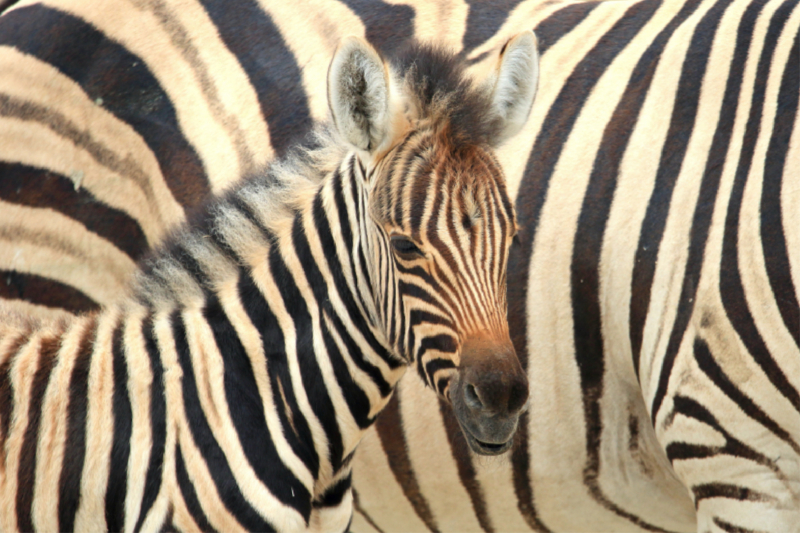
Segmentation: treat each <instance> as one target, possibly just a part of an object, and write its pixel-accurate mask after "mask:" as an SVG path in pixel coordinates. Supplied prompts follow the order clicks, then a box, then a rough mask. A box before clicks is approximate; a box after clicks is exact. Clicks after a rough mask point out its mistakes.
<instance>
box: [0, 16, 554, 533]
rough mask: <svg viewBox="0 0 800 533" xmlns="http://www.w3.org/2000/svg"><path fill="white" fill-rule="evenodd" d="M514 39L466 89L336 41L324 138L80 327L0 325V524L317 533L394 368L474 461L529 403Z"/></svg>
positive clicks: (522, 54)
mask: <svg viewBox="0 0 800 533" xmlns="http://www.w3.org/2000/svg"><path fill="white" fill-rule="evenodd" d="M537 72H538V71H537V52H536V44H535V39H534V37H533V34H532V33H531V32H523V33H522V34H520V35H518V36H517V37H515V38H513V39H512V40H511V41H509V43H508V44H507V46H506V47H505V49H504V51H503V53H502V54H501V57H500V59H499V61H498V66H497V69H495V71H494V73H493V75H492V77H491V78H490V79H489V80H487V82H486V84H485V85H483V86H481V87H473V86H472V85H471V84H470V82H468V81H467V78H466V77H464V75H463V72H462V67H461V66H460V64H458V63H457V62H456V60H455V58H454V57H452V56H450V55H448V54H446V53H444V52H442V51H441V50H438V49H436V48H432V47H426V46H419V45H417V46H413V47H411V48H409V50H408V51H407V52H406V53H405V54H402V55H400V56H399V57H398V59H397V60H396V61H394V62H392V63H391V64H387V63H385V62H384V61H383V60H382V59H381V58H380V56H379V55H378V54H377V52H376V51H375V50H374V49H373V48H372V47H371V46H369V45H368V44H366V43H365V42H363V41H360V40H358V39H355V38H351V39H348V40H345V41H344V43H343V44H342V45H341V46H340V47H339V49H338V50H337V53H336V54H335V55H334V58H333V61H332V63H331V66H330V69H329V73H328V98H329V105H330V109H331V115H332V117H333V126H332V127H331V128H329V129H327V130H320V132H319V133H318V134H317V135H316V137H315V138H314V140H313V142H312V143H311V146H310V147H307V148H305V149H302V150H300V149H298V150H296V151H295V152H294V154H293V155H291V156H289V157H288V158H286V159H284V160H281V161H279V162H277V163H275V164H273V165H272V166H271V167H270V168H269V169H268V170H267V171H266V172H265V173H262V174H261V175H258V176H256V177H255V178H252V179H250V180H246V181H244V182H243V183H242V184H241V185H239V186H238V187H236V188H235V189H233V190H232V191H230V192H229V193H227V194H226V195H225V196H224V197H223V198H221V199H219V200H217V201H215V202H212V203H211V204H210V205H209V206H207V208H206V209H205V210H203V211H202V212H201V213H200V214H199V215H198V217H197V220H195V221H194V223H193V224H192V225H189V226H188V227H184V228H182V229H181V230H179V231H178V232H177V233H176V234H175V235H173V237H172V238H171V239H170V241H169V242H168V243H167V244H166V245H165V246H164V247H163V248H162V249H160V250H159V251H158V252H156V253H155V254H154V255H153V256H152V257H151V258H149V259H148V260H147V261H145V263H144V264H143V266H142V267H141V269H140V271H139V273H138V274H137V278H136V281H135V283H134V284H133V286H132V288H131V289H130V294H129V295H126V296H125V297H124V298H122V299H121V300H120V301H119V302H118V303H116V304H114V305H111V306H108V307H107V308H104V309H102V310H101V311H99V312H97V313H92V314H88V315H84V316H80V317H75V318H69V319H64V320H61V321H58V322H53V323H47V324H35V323H33V321H31V320H25V319H19V318H15V317H13V316H6V317H5V320H4V322H3V323H2V324H0V445H2V448H3V453H2V455H0V529H1V530H2V531H15V530H22V531H32V530H44V531H66V530H89V531H101V530H113V531H155V530H160V529H162V528H164V527H167V528H175V529H178V530H198V529H200V530H218V531H235V530H251V531H301V530H311V531H336V530H344V529H345V528H346V527H347V525H348V523H349V520H350V517H351V514H352V496H351V489H350V460H351V458H352V455H353V452H354V451H355V448H356V445H357V444H358V442H359V440H360V439H361V437H362V435H363V433H364V431H365V430H366V429H367V428H368V427H369V426H370V425H371V424H372V423H373V422H374V420H375V417H376V416H377V415H378V413H379V412H380V411H381V409H382V408H383V407H384V406H385V405H386V403H387V401H388V400H389V398H390V396H391V393H392V391H393V389H394V386H395V385H396V383H397V381H398V380H399V379H400V377H401V376H402V375H403V373H404V371H405V369H406V368H407V367H408V366H410V365H413V366H414V367H415V368H416V369H417V371H418V373H419V374H420V376H421V377H422V379H423V380H424V381H425V382H426V383H427V384H428V385H430V386H431V387H432V388H433V389H434V390H436V391H437V392H438V393H439V394H440V396H441V397H442V398H444V399H446V400H448V401H451V402H452V404H453V407H454V410H455V412H456V413H457V415H458V420H459V423H460V425H461V428H462V430H463V432H464V434H465V436H466V438H467V441H468V442H469V444H470V446H471V447H472V449H473V450H474V451H476V452H477V453H481V454H487V455H493V454H499V453H502V452H504V451H506V450H507V449H508V448H509V447H510V445H511V441H512V437H513V436H514V433H515V431H516V427H517V421H518V417H519V415H520V413H521V412H522V410H523V408H524V405H525V403H526V400H527V396H528V389H527V378H526V376H525V374H524V372H523V371H522V368H521V366H520V364H519V362H518V360H517V358H516V354H515V353H514V349H513V347H512V345H511V341H510V339H509V335H508V324H507V322H506V317H505V315H506V296H505V276H506V272H505V271H506V262H507V253H508V247H509V245H510V243H511V240H512V238H513V236H514V233H515V231H516V223H515V219H514V212H513V208H512V207H511V203H510V201H509V198H508V196H507V194H506V191H505V187H504V184H503V176H502V172H501V170H500V167H499V165H498V164H497V162H496V160H495V159H494V156H493V155H492V147H493V146H494V145H496V144H497V143H499V142H501V141H502V140H504V139H506V138H507V137H509V136H511V135H513V134H514V133H516V131H517V130H519V129H520V128H521V127H522V125H523V124H524V122H525V120H526V118H527V116H528V113H529V110H530V107H531V104H532V100H533V96H534V93H535V89H536V81H537Z"/></svg>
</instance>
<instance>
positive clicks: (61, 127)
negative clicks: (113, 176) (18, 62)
mask: <svg viewBox="0 0 800 533" xmlns="http://www.w3.org/2000/svg"><path fill="white" fill-rule="evenodd" d="M0 115H1V116H6V117H11V118H17V119H20V120H25V121H30V122H38V123H39V124H42V125H43V126H45V127H47V128H49V129H51V130H52V131H54V132H55V133H57V134H58V135H60V136H61V137H64V138H66V139H69V140H70V141H71V142H72V143H73V144H75V146H76V147H77V148H79V149H82V150H86V152H87V153H88V154H89V155H90V156H91V157H92V159H94V160H95V161H97V162H98V163H99V164H100V165H102V166H104V167H106V168H108V169H109V170H111V171H112V172H115V173H117V174H119V175H120V176H123V177H125V178H126V179H129V180H130V181H132V182H133V183H136V184H137V185H138V186H139V188H140V189H141V190H142V193H143V194H144V195H145V197H146V198H147V200H146V202H145V203H146V204H148V205H158V202H157V201H156V193H155V191H154V190H153V187H152V185H151V183H150V178H149V176H148V175H147V173H146V172H145V171H144V170H142V168H141V167H140V166H139V165H138V164H136V162H135V161H134V160H133V159H131V158H130V156H126V157H125V158H121V157H120V156H119V155H117V154H116V153H114V151H113V150H111V149H110V148H108V147H107V146H105V145H104V144H103V143H101V142H100V141H98V140H96V139H95V138H94V137H93V136H92V134H91V133H90V132H89V130H85V129H81V128H80V127H79V126H78V125H77V124H75V123H74V122H72V121H71V120H70V119H68V118H67V117H66V116H65V115H63V114H62V113H59V112H58V111H56V110H55V109H53V108H52V107H49V106H40V105H37V104H35V103H33V102H29V101H23V100H19V99H17V98H14V97H13V96H9V95H7V94H2V93H0ZM152 216H153V218H155V219H156V220H157V222H158V226H160V227H164V226H166V225H167V224H166V222H165V221H164V220H163V219H162V218H161V215H160V214H159V213H158V212H157V211H156V212H153V214H152Z"/></svg>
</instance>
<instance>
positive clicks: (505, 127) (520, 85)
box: [492, 31, 539, 144]
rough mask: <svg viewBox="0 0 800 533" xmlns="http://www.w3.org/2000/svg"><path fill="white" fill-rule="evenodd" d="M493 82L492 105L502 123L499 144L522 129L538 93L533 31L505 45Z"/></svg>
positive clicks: (512, 39)
mask: <svg viewBox="0 0 800 533" xmlns="http://www.w3.org/2000/svg"><path fill="white" fill-rule="evenodd" d="M493 81H494V87H493V88H492V106H493V107H494V112H495V113H496V115H497V117H498V118H499V119H500V122H501V124H502V126H501V129H500V134H499V137H498V144H499V143H502V142H503V141H504V140H506V139H508V138H509V137H513V136H514V135H515V134H517V133H518V132H519V130H521V129H522V127H523V126H524V125H525V122H527V120H528V115H529V114H530V111H531V106H532V105H533V97H534V96H536V87H537V85H538V83H539V51H538V49H537V45H536V36H535V35H534V34H533V32H532V31H524V32H522V33H520V34H518V35H516V36H515V37H512V38H511V39H510V40H509V41H508V42H507V43H506V44H505V46H504V47H503V50H502V51H501V52H500V58H499V60H498V61H497V67H496V71H495V74H494V80H493Z"/></svg>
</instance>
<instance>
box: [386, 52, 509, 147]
mask: <svg viewBox="0 0 800 533" xmlns="http://www.w3.org/2000/svg"><path fill="white" fill-rule="evenodd" d="M390 63H391V64H392V66H393V68H394V69H395V73H396V75H397V76H398V78H399V79H400V83H401V86H402V90H403V93H404V97H405V98H406V99H407V101H409V103H410V104H412V106H413V111H412V112H413V113H415V114H416V115H417V116H416V118H417V119H418V120H422V121H426V122H429V123H430V126H431V127H432V128H434V130H436V132H437V133H440V134H442V135H444V136H445V138H446V139H448V140H450V141H451V142H450V144H451V145H454V146H458V145H485V144H491V143H492V142H493V141H494V139H495V137H496V136H497V135H498V134H499V133H500V131H501V130H502V127H503V123H502V120H501V118H500V117H499V116H498V115H497V113H495V112H493V108H492V93H491V90H490V87H488V86H486V85H479V84H476V83H475V81H473V79H472V78H471V77H469V76H468V75H467V73H466V71H465V68H464V67H465V63H464V61H463V58H461V57H460V56H459V55H457V54H455V53H453V52H451V51H450V50H448V49H446V48H445V47H443V46H441V45H434V44H430V43H418V42H414V43H411V44H409V45H407V46H405V47H404V48H402V49H401V50H400V51H399V52H397V54H396V55H395V56H394V57H392V58H391V59H390Z"/></svg>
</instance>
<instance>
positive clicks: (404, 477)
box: [375, 390, 439, 533]
mask: <svg viewBox="0 0 800 533" xmlns="http://www.w3.org/2000/svg"><path fill="white" fill-rule="evenodd" d="M375 429H376V430H377V432H378V437H379V438H380V440H381V445H382V446H383V451H384V453H386V458H387V459H388V461H389V468H391V470H392V474H394V477H395V479H396V480H397V483H399V484H400V487H401V488H402V489H403V494H405V496H406V498H408V501H409V502H410V503H411V507H413V508H414V512H415V513H417V516H419V518H420V519H421V520H422V522H423V523H424V524H425V526H426V527H427V528H428V529H429V530H431V531H433V532H435V533H439V527H438V526H437V525H436V520H435V519H434V518H433V513H432V512H431V508H430V506H429V505H428V500H426V499H425V496H423V495H422V491H421V490H420V488H419V483H418V482H417V477H416V475H415V474H414V468H413V467H412V466H411V459H410V458H409V456H408V451H407V449H406V435H405V433H404V432H403V420H402V416H401V415H400V391H399V390H397V391H395V393H394V397H393V398H392V399H391V400H389V403H388V404H387V405H386V408H385V409H384V410H383V411H382V412H381V415H380V416H379V417H378V418H377V420H376V421H375Z"/></svg>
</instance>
